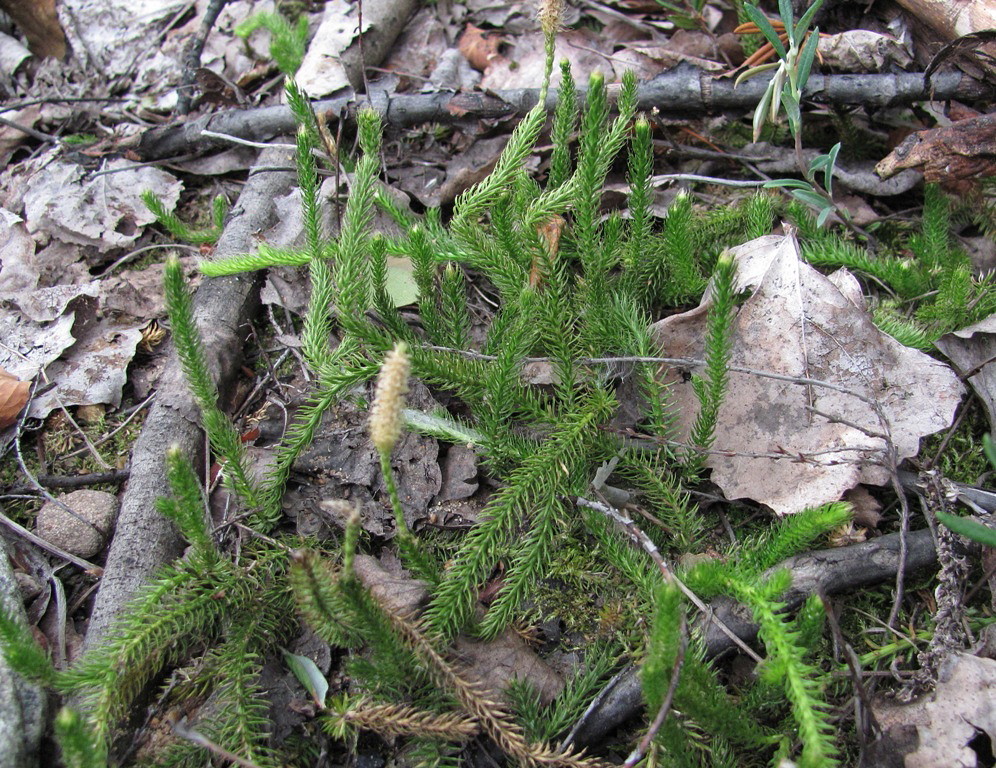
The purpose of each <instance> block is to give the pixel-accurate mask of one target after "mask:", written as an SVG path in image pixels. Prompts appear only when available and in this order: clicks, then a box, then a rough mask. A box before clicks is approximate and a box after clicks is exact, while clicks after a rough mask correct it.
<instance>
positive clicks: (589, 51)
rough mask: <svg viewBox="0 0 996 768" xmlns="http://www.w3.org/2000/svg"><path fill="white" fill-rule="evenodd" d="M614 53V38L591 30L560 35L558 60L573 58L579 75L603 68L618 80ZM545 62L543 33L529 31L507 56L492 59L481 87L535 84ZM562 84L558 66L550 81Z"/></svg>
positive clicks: (609, 80)
mask: <svg viewBox="0 0 996 768" xmlns="http://www.w3.org/2000/svg"><path fill="white" fill-rule="evenodd" d="M611 54H612V45H611V42H610V41H608V40H605V39H603V38H602V36H601V35H597V34H595V33H594V32H592V31H591V30H587V29H568V30H566V31H564V32H561V33H560V34H559V35H557V40H556V57H557V61H563V60H565V59H566V60H568V61H570V62H571V68H572V70H573V71H574V73H575V77H581V78H586V77H587V75H588V74H590V73H592V72H594V71H595V70H599V71H600V72H602V73H603V74H604V75H605V81H606V82H607V83H613V82H616V81H617V80H618V77H617V75H616V71H615V69H614V67H613V57H612V55H611ZM545 64H546V54H545V53H544V48H543V33H542V32H528V33H526V34H523V35H520V36H519V37H518V38H516V40H515V41H514V43H512V44H510V45H509V46H508V50H507V51H505V54H504V55H503V56H501V57H499V58H497V59H494V60H493V61H492V62H491V66H489V67H488V69H487V71H486V72H485V73H484V78H483V79H482V80H481V88H484V89H492V90H502V89H505V88H535V87H536V84H537V83H539V82H540V81H541V80H542V79H543V70H544V67H545ZM582 82H583V81H582ZM559 84H560V69H559V68H558V67H554V70H553V77H552V78H551V79H550V85H551V87H553V88H556V87H557V86H558V85H559Z"/></svg>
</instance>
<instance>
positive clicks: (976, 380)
mask: <svg viewBox="0 0 996 768" xmlns="http://www.w3.org/2000/svg"><path fill="white" fill-rule="evenodd" d="M935 346H936V347H937V348H938V349H939V350H941V352H943V353H944V354H945V355H947V356H948V359H949V360H950V361H951V362H952V363H954V364H955V366H957V368H958V370H959V371H961V373H962V375H965V374H967V373H971V372H972V371H974V373H973V374H972V376H970V377H969V379H968V383H969V384H971V385H972V389H974V390H975V394H977V395H978V396H979V399H980V400H981V401H982V403H983V405H985V406H986V413H987V414H988V415H989V428H990V431H993V432H996V362H994V361H996V315H990V316H989V317H987V318H986V319H985V320H980V321H979V322H977V323H975V324H974V325H970V326H968V327H967V328H962V329H961V330H959V331H954V332H953V333H946V334H944V335H943V336H941V338H939V339H938V340H937V342H936V343H935Z"/></svg>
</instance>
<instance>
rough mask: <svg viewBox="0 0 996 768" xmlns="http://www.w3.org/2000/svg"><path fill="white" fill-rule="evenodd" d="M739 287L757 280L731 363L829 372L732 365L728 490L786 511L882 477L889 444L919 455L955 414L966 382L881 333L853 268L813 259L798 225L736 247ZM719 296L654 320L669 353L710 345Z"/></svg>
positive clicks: (719, 439) (684, 420)
mask: <svg viewBox="0 0 996 768" xmlns="http://www.w3.org/2000/svg"><path fill="white" fill-rule="evenodd" d="M731 255H732V256H733V258H734V259H735V261H736V264H737V278H736V279H737V286H736V290H738V291H744V290H752V291H753V295H752V296H751V297H750V298H749V299H747V300H746V301H745V302H744V303H743V305H742V306H741V308H740V310H739V312H738V313H737V315H736V317H735V319H734V320H733V351H732V356H731V364H732V365H733V366H738V367H742V368H749V369H752V370H755V371H764V372H769V373H774V374H779V375H782V376H790V377H797V378H804V379H811V380H819V381H823V382H827V383H828V385H829V386H819V385H816V384H798V383H793V382H790V381H783V380H777V379H773V378H766V377H763V376H759V375H756V374H755V373H741V372H734V371H731V372H730V377H729V386H728V389H727V396H726V399H725V401H724V402H723V406H722V408H721V409H720V413H719V418H718V423H717V425H716V431H715V434H716V441H715V444H714V446H713V447H714V450H713V452H712V453H710V455H709V456H708V457H707V461H706V465H707V466H708V467H710V468H711V469H712V480H713V482H715V483H717V484H718V485H719V486H720V487H721V488H722V489H723V491H724V493H725V494H726V496H727V498H731V499H735V498H744V497H746V498H751V499H754V500H756V501H759V502H762V503H764V504H767V505H768V506H770V507H772V508H773V509H774V510H775V511H776V512H778V513H779V514H791V513H793V512H798V511H800V510H801V509H804V508H806V507H810V506H816V505H819V504H824V503H826V502H829V501H834V500H836V499H839V498H840V497H841V495H842V494H843V493H844V492H845V491H847V490H848V489H850V488H853V487H854V486H855V485H857V484H858V483H860V482H865V483H871V484H877V485H881V484H884V483H886V482H888V479H889V474H888V471H887V470H886V469H885V467H884V466H883V463H885V461H886V458H887V448H888V444H889V443H891V445H892V446H894V448H895V457H896V459H902V458H905V457H908V456H914V455H915V454H916V452H917V449H918V447H919V440H920V437H922V436H923V435H929V434H931V433H933V432H937V431H939V430H941V429H944V428H945V427H946V426H948V425H949V424H950V423H951V419H952V418H953V416H954V412H955V409H956V407H957V405H958V403H959V402H960V400H961V396H962V392H963V387H962V386H961V384H960V383H959V381H958V377H957V376H956V375H955V374H954V372H953V371H952V370H951V369H950V368H948V367H947V366H945V365H944V364H942V363H940V362H938V361H936V360H934V359H932V358H930V357H928V356H927V355H925V354H923V353H922V352H919V351H917V350H914V349H910V348H909V347H905V346H903V345H902V344H900V343H899V342H897V341H896V340H895V339H893V338H892V337H890V336H888V335H886V334H884V333H882V332H881V331H879V330H878V328H876V327H875V325H874V324H873V323H872V320H871V317H870V315H869V314H868V312H867V311H866V309H865V307H864V300H863V297H862V295H861V290H860V286H859V285H858V282H857V280H856V279H855V278H854V277H853V276H852V275H851V274H850V273H849V272H847V271H846V270H840V271H838V272H836V273H834V274H833V275H831V276H829V277H826V276H824V275H822V274H820V273H819V272H817V271H816V270H815V269H813V268H812V267H810V266H809V265H807V264H805V263H804V262H803V261H802V260H801V259H800V257H799V246H798V243H797V242H796V240H795V238H794V237H792V236H789V237H781V236H768V237H762V238H758V239H757V240H753V241H751V242H749V243H746V244H745V245H742V246H739V247H737V248H734V249H733V250H732V252H731ZM710 304H711V296H710V293H709V292H707V293H706V296H705V297H704V298H703V302H702V304H701V305H700V306H699V307H697V308H695V309H693V310H691V311H689V312H686V313H684V314H681V315H674V316H671V317H668V318H665V319H664V320H661V321H660V322H658V323H656V324H655V325H654V326H653V327H652V329H651V330H652V333H653V334H654V336H655V338H656V339H657V341H658V343H659V345H660V349H661V352H662V353H663V354H665V355H667V356H668V357H692V358H699V359H701V358H702V356H703V355H704V341H703V339H704V330H705V322H706V317H707V312H708V307H709V305H710ZM665 377H666V380H667V382H668V383H669V384H670V385H671V392H672V398H673V400H674V404H675V406H676V412H677V414H678V420H679V424H680V428H681V429H682V430H683V431H684V434H686V435H687V434H688V430H689V429H690V428H691V425H692V422H693V421H694V419H695V416H696V414H697V412H698V410H699V405H698V398H697V397H696V396H695V393H694V391H693V388H692V384H691V382H689V381H685V380H684V377H683V376H682V375H681V372H680V371H678V370H676V369H674V368H672V369H669V370H668V371H667V372H666V374H665Z"/></svg>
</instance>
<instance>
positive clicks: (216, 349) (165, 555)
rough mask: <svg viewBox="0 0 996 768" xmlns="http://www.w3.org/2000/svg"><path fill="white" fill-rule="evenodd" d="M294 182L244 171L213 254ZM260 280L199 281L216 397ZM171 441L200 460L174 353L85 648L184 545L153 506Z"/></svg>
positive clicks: (266, 218)
mask: <svg viewBox="0 0 996 768" xmlns="http://www.w3.org/2000/svg"><path fill="white" fill-rule="evenodd" d="M259 163H260V164H261V165H275V164H284V165H287V164H291V165H292V164H293V157H292V156H291V153H290V152H288V151H287V150H282V149H268V150H265V151H264V152H263V153H262V154H261V155H260V158H259ZM294 183H295V179H294V176H293V174H289V173H258V174H255V175H252V176H250V177H249V181H248V183H247V184H246V186H245V188H244V189H243V190H242V194H241V195H240V197H239V200H238V203H237V204H236V206H235V208H234V209H233V211H232V213H231V215H230V218H229V220H228V222H227V224H226V225H225V231H224V234H223V235H222V236H221V240H220V241H219V242H218V247H217V251H216V253H217V256H218V258H225V257H228V256H234V255H237V254H240V253H247V252H251V251H252V250H254V249H255V247H256V240H255V236H256V235H257V234H258V233H259V232H260V231H262V230H264V229H266V228H267V227H269V226H270V225H272V224H273V222H274V219H275V216H276V208H275V206H274V204H273V201H274V199H275V198H277V197H280V196H283V195H286V194H287V193H288V192H289V191H290V189H291V188H292V186H293V184H294ZM260 280H261V274H260V273H254V274H251V275H239V276H235V277H223V278H217V279H214V280H205V281H204V282H203V283H201V286H200V288H198V290H197V293H196V295H195V297H194V313H195V318H196V320H197V324H198V327H199V328H200V330H201V334H202V336H203V339H204V351H205V354H206V357H207V359H208V362H209V365H210V366H211V368H212V371H211V372H212V375H213V376H214V378H215V381H217V382H218V388H219V390H220V391H221V392H222V393H223V395H222V396H223V397H224V393H225V392H226V391H227V390H228V389H229V387H230V385H231V384H232V382H233V379H234V374H235V373H236V372H237V371H238V368H239V363H240V362H241V359H242V347H243V344H244V342H245V339H246V337H247V335H248V334H247V327H248V324H249V322H250V321H251V319H252V318H253V316H254V314H255V312H256V309H257V307H258V304H259V287H260V286H259V281H260ZM171 445H178V446H179V447H180V448H181V449H182V450H183V452H184V453H185V454H186V455H187V456H189V457H190V459H191V461H193V462H194V466H195V467H200V466H202V465H203V460H204V437H203V433H202V432H201V428H200V417H199V413H198V411H197V408H196V406H195V404H194V402H193V399H192V398H191V395H190V392H189V390H188V389H187V384H186V381H185V380H184V378H183V372H182V371H181V369H180V364H179V361H178V360H177V358H176V355H175V353H171V355H170V358H169V361H168V362H167V364H166V368H165V370H164V371H163V374H162V378H161V379H160V382H159V385H158V388H157V395H156V402H155V404H154V405H153V406H152V410H151V411H150V412H149V417H148V419H147V420H146V422H145V425H144V427H143V428H142V433H141V435H139V438H138V441H137V442H136V443H135V448H134V450H133V452H132V457H131V476H130V479H129V480H128V487H127V489H126V490H125V493H124V496H123V497H122V500H121V513H120V515H119V517H118V523H117V530H116V531H115V533H114V538H113V540H112V541H111V548H110V552H109V554H108V556H107V567H106V568H105V570H104V576H103V579H101V582H100V591H99V592H98V593H97V601H96V604H95V605H94V610H93V614H92V616H91V619H90V626H89V629H88V631H87V635H86V647H87V648H92V647H94V646H95V645H96V644H97V643H99V642H100V640H101V638H103V637H104V635H105V634H106V632H107V629H108V627H109V625H110V623H111V622H112V621H113V620H114V618H115V616H117V615H118V613H119V612H120V611H121V610H122V608H123V607H124V606H125V605H126V604H127V602H128V601H129V600H130V599H131V598H132V597H133V596H134V595H135V592H136V591H137V590H138V589H139V587H141V586H142V585H143V584H145V583H146V582H147V581H148V580H149V578H150V577H151V576H152V575H153V574H154V573H155V571H157V570H158V569H159V568H161V567H162V566H163V565H165V564H167V563H169V562H171V561H172V560H174V559H175V558H176V557H178V556H179V555H180V554H182V552H183V546H184V543H183V541H182V540H181V539H180V537H179V535H178V534H177V532H176V530H175V528H174V527H173V524H172V523H170V522H169V521H168V520H166V519H165V518H164V517H163V516H162V515H160V514H159V513H158V512H157V511H156V509H155V502H156V499H157V498H158V497H160V496H165V495H167V494H168V492H169V489H168V485H167V482H166V473H165V455H166V449H167V448H169V447H170V446H171Z"/></svg>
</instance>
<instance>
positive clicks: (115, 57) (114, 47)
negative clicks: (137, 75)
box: [58, 0, 188, 81]
mask: <svg viewBox="0 0 996 768" xmlns="http://www.w3.org/2000/svg"><path fill="white" fill-rule="evenodd" d="M187 5H188V3H186V2H185V0H60V2H59V5H58V12H59V21H60V22H61V23H62V28H63V30H64V31H65V33H66V38H67V39H68V41H69V44H70V46H71V47H72V49H73V51H74V53H75V54H76V55H77V56H80V57H82V58H83V59H84V60H85V61H87V62H88V64H89V66H90V68H91V69H92V70H93V71H95V72H99V73H100V75H101V77H102V78H104V79H105V81H110V80H113V79H114V78H117V77H121V76H127V75H133V74H134V72H135V69H136V67H137V66H138V64H139V63H140V62H142V61H143V60H144V59H147V58H151V57H152V56H154V55H155V54H156V53H157V52H158V51H159V50H160V48H161V47H162V33H163V31H164V29H165V28H166V26H167V25H168V24H169V22H170V20H171V19H172V18H173V17H174V16H176V14H177V13H178V12H180V11H181V10H182V9H183V8H184V7H185V6H187Z"/></svg>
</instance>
